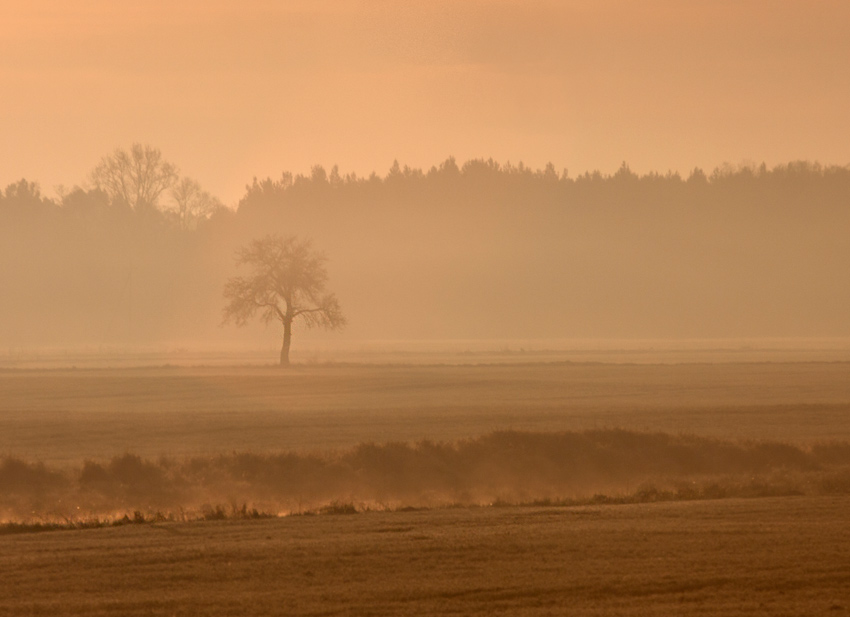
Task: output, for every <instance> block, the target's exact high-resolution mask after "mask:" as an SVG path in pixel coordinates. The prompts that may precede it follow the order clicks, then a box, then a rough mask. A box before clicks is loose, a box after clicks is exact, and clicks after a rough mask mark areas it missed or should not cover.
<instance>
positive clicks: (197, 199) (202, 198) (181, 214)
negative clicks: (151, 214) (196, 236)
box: [169, 178, 224, 229]
mask: <svg viewBox="0 0 850 617" xmlns="http://www.w3.org/2000/svg"><path fill="white" fill-rule="evenodd" d="M171 199H172V200H173V202H174V203H173V205H172V207H171V208H169V209H170V210H171V211H172V212H173V213H174V215H175V216H176V218H177V224H178V225H179V226H180V228H181V229H194V228H195V227H196V226H197V225H198V221H200V220H201V219H205V218H207V217H209V216H210V215H211V214H212V213H213V212H215V211H216V210H218V209H219V208H223V207H224V206H223V204H222V203H221V202H220V201H219V200H218V199H216V198H215V197H213V196H212V195H210V194H209V193H208V192H206V191H205V190H203V189H202V188H201V185H200V184H198V182H197V181H195V180H192V179H191V178H183V179H182V180H180V182H178V183H177V184H175V185H174V186H172V187H171Z"/></svg>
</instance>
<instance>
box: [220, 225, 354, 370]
mask: <svg viewBox="0 0 850 617" xmlns="http://www.w3.org/2000/svg"><path fill="white" fill-rule="evenodd" d="M326 260H327V258H326V257H325V255H324V253H321V252H318V251H315V250H314V249H313V247H312V245H311V243H310V241H309V240H300V239H298V238H297V237H295V236H288V237H281V236H278V235H274V234H271V235H267V236H265V237H263V238H260V239H258V240H254V241H252V242H251V243H250V244H249V245H248V246H246V247H243V248H241V249H239V251H238V252H237V257H236V262H237V265H240V266H243V265H244V266H248V267H249V268H250V269H251V272H250V274H249V275H248V276H236V277H233V278H231V279H230V280H229V281H228V282H227V284H226V285H225V287H224V297H225V299H226V300H227V304H226V306H225V307H224V322H225V323H226V322H229V321H233V322H234V323H235V324H236V325H238V326H242V325H245V324H246V323H248V321H249V320H250V319H251V318H253V317H254V316H255V315H256V314H257V313H259V316H260V319H261V320H262V321H263V322H265V323H270V322H272V321H280V322H281V324H282V325H283V344H282V347H281V350H280V364H281V365H282V366H285V365H288V364H289V349H290V345H291V339H292V323H293V321H294V320H296V319H298V318H300V319H301V320H302V321H303V322H304V323H305V324H306V326H307V327H308V328H313V327H321V328H326V329H330V330H335V329H338V328H342V327H343V326H344V325H345V317H344V316H343V314H342V310H341V309H340V305H339V301H338V300H337V299H336V296H335V295H334V294H330V293H326V292H325V285H326V284H327V280H328V274H327V270H326V268H325V262H326Z"/></svg>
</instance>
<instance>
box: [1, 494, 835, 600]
mask: <svg viewBox="0 0 850 617" xmlns="http://www.w3.org/2000/svg"><path fill="white" fill-rule="evenodd" d="M848 508H850V498H847V497H843V498H783V499H752V500H720V501H709V502H688V503H675V504H642V505H626V506H606V507H579V508H471V509H470V508H461V509H449V510H437V511H424V512H392V513H378V512H373V513H366V514H358V515H352V516H293V517H286V518H282V519H271V520H260V521H241V522H236V521H226V522H203V523H176V524H175V523H165V524H156V525H139V526H135V525H131V526H125V527H120V528H109V529H96V530H86V531H77V532H55V533H41V534H29V535H17V536H7V537H2V538H0V548H1V549H2V550H0V614H2V615H10V616H11V615H14V616H22V615H51V616H53V615H86V616H92V617H94V616H106V615H121V616H124V617H130V616H135V615H138V616H141V615H211V616H215V615H446V614H451V615H470V616H472V615H494V614H498V615H563V614H569V615H718V616H720V615H723V616H732V615H821V614H822V615H842V614H846V612H847V611H848V610H850V585H848V582H850V526H848V525H847V511H848Z"/></svg>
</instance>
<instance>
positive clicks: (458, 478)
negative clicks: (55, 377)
mask: <svg viewBox="0 0 850 617" xmlns="http://www.w3.org/2000/svg"><path fill="white" fill-rule="evenodd" d="M847 492H850V443H846V442H829V443H819V444H815V445H812V446H810V447H807V448H802V447H797V446H794V445H790V444H786V443H779V442H767V441H750V442H735V441H724V440H716V439H709V438H703V437H695V436H688V435H671V434H666V433H642V432H632V431H625V430H618V429H607V430H589V431H583V432H560V433H529V432H517V431H501V432H494V433H490V434H488V435H484V436H481V437H478V438H474V439H465V440H460V441H456V442H451V443H448V442H439V443H438V442H431V441H419V442H416V443H385V444H374V443H363V444H360V445H358V446H356V447H354V448H351V449H348V450H345V451H338V452H336V451H327V452H318V453H314V454H296V453H292V452H282V453H271V454H270V453H251V452H232V453H226V454H219V455H215V456H207V457H193V458H185V459H175V458H160V459H157V460H146V459H142V458H140V457H139V456H136V455H134V454H130V453H127V454H124V455H122V456H118V457H114V458H112V459H111V460H102V461H94V460H89V461H86V462H85V463H84V464H83V465H82V466H78V467H73V468H51V467H47V466H45V465H44V464H43V463H39V462H28V461H23V460H21V459H18V458H12V457H7V458H5V459H3V460H2V461H0V519H2V520H4V521H7V522H8V521H46V522H55V521H66V522H71V521H81V520H86V519H92V518H99V519H107V520H108V519H118V518H120V517H122V516H125V515H126V514H127V513H133V512H135V513H136V515H137V517H139V516H141V517H145V516H151V517H154V516H156V517H166V518H175V517H182V518H185V517H186V516H189V517H192V516H202V513H204V512H210V511H217V512H222V511H223V510H222V508H223V507H224V508H226V509H227V510H228V511H232V512H234V513H235V512H239V511H241V512H245V511H252V510H256V511H258V512H265V513H271V514H291V513H299V512H301V513H304V512H311V511H321V509H322V508H328V507H329V506H333V504H348V505H350V507H351V508H352V509H365V508H384V509H392V508H404V507H441V506H448V505H484V504H493V503H582V502H601V503H610V502H614V503H616V502H622V501H635V500H637V501H654V500H660V499H706V498H719V497H726V496H764V495H781V494H835V493H847ZM187 513H188V514H187ZM193 513H194V514H193Z"/></svg>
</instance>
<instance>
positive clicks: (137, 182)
mask: <svg viewBox="0 0 850 617" xmlns="http://www.w3.org/2000/svg"><path fill="white" fill-rule="evenodd" d="M177 177H178V176H177V167H175V166H174V165H172V164H171V163H169V162H167V161H166V160H164V159H163V158H162V153H161V152H160V151H159V149H158V148H153V147H151V146H148V145H142V144H138V143H136V144H133V145H132V146H131V147H130V150H129V151H127V150H122V149H121V148H118V149H116V150H115V152H113V153H112V154H110V155H108V156H105V157H103V158H102V159H101V161H100V163H99V164H98V166H97V167H95V168H94V171H92V173H91V180H92V182H93V183H94V185H95V187H96V188H98V189H101V190H103V191H105V192H106V193H107V194H108V195H109V197H110V198H111V199H113V200H121V201H123V202H124V203H126V204H127V205H128V206H130V207H131V208H133V209H134V210H140V209H144V208H156V207H157V205H158V202H159V196H160V195H161V194H162V193H163V191H165V190H167V189H169V188H171V187H172V186H173V185H174V183H175V182H177Z"/></svg>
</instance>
